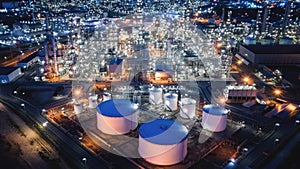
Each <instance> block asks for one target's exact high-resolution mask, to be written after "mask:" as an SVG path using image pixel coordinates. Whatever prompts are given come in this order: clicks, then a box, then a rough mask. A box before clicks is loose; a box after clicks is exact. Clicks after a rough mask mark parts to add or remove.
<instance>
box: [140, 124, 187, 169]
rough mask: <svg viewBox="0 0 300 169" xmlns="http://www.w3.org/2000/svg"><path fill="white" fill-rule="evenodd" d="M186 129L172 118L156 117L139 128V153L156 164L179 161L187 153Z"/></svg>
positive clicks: (169, 163) (168, 163) (170, 163)
mask: <svg viewBox="0 0 300 169" xmlns="http://www.w3.org/2000/svg"><path fill="white" fill-rule="evenodd" d="M187 136H188V129H187V128H186V127H185V126H184V125H182V124H181V123H178V122H176V121H174V120H168V119H157V120H153V121H150V122H147V123H144V124H143V125H141V127H140V128H139V147H138V151H139V153H140V155H141V156H142V157H143V158H144V159H145V160H146V161H148V162H150V163H153V164H156V165H172V164H176V163H179V162H181V161H182V160H183V159H184V158H185V156H186V154H187Z"/></svg>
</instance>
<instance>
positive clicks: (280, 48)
mask: <svg viewBox="0 0 300 169" xmlns="http://www.w3.org/2000/svg"><path fill="white" fill-rule="evenodd" d="M242 46H244V47H245V48H247V49H248V50H250V51H252V52H253V53H255V54H300V45H299V44H297V45H296V44H295V45H242Z"/></svg>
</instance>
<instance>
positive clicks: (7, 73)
mask: <svg viewBox="0 0 300 169" xmlns="http://www.w3.org/2000/svg"><path fill="white" fill-rule="evenodd" d="M20 74H21V69H20V68H18V67H0V84H5V83H10V82H11V81H13V80H14V79H15V78H16V77H18V76H19V75H20Z"/></svg>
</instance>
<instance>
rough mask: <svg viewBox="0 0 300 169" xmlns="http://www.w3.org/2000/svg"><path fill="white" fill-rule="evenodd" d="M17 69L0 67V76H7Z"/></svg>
mask: <svg viewBox="0 0 300 169" xmlns="http://www.w3.org/2000/svg"><path fill="white" fill-rule="evenodd" d="M17 69H18V67H0V75H9V74H10V73H12V72H13V71H15V70H17Z"/></svg>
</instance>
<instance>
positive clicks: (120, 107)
mask: <svg viewBox="0 0 300 169" xmlns="http://www.w3.org/2000/svg"><path fill="white" fill-rule="evenodd" d="M137 108H138V106H137V105H136V104H133V103H132V102H131V101H130V100H125V99H112V100H107V101H104V102H102V103H100V104H99V105H98V106H97V108H96V109H97V128H98V129H99V130H100V131H102V132H103V133H106V134H111V135H119V134H125V133H128V132H129V131H130V130H134V129H135V128H136V127H137V125H138V120H137Z"/></svg>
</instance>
